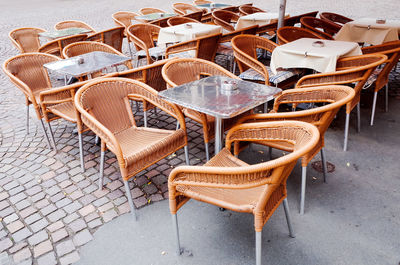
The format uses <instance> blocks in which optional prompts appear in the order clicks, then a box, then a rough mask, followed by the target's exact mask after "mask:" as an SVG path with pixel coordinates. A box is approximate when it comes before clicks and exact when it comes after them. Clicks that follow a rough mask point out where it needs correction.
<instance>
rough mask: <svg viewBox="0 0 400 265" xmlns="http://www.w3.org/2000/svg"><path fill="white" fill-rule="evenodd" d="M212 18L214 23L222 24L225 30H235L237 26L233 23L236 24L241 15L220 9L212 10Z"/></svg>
mask: <svg viewBox="0 0 400 265" xmlns="http://www.w3.org/2000/svg"><path fill="white" fill-rule="evenodd" d="M212 19H213V22H214V24H216V25H220V26H221V27H223V28H224V29H225V30H227V31H235V26H233V25H232V24H235V23H236V22H237V21H238V19H239V15H238V14H235V13H233V12H231V11H226V10H222V9H220V10H215V11H213V12H212Z"/></svg>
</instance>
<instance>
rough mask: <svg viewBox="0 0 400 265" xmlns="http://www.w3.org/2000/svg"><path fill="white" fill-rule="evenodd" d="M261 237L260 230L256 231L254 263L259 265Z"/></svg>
mask: <svg viewBox="0 0 400 265" xmlns="http://www.w3.org/2000/svg"><path fill="white" fill-rule="evenodd" d="M261 239H262V232H261V231H260V232H256V265H261Z"/></svg>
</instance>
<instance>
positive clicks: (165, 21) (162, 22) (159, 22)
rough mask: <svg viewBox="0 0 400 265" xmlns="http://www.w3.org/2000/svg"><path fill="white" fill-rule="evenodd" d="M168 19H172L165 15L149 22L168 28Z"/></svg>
mask: <svg viewBox="0 0 400 265" xmlns="http://www.w3.org/2000/svg"><path fill="white" fill-rule="evenodd" d="M168 19H170V17H163V18H160V19H156V20H153V21H151V22H149V24H152V25H156V26H159V27H160V28H166V27H169V25H168ZM154 41H157V40H154Z"/></svg>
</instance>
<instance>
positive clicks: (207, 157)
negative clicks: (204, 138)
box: [204, 143, 210, 161]
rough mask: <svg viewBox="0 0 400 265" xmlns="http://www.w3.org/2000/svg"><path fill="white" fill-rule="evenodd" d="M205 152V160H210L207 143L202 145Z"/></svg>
mask: <svg viewBox="0 0 400 265" xmlns="http://www.w3.org/2000/svg"><path fill="white" fill-rule="evenodd" d="M204 147H205V151H206V160H207V161H208V160H210V153H209V152H208V143H204Z"/></svg>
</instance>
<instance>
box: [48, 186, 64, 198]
mask: <svg viewBox="0 0 400 265" xmlns="http://www.w3.org/2000/svg"><path fill="white" fill-rule="evenodd" d="M60 191H61V190H60V188H59V187H58V186H53V187H51V188H49V189H46V190H45V192H46V193H47V194H49V195H50V196H53V195H55V194H57V193H59V192H60Z"/></svg>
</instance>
